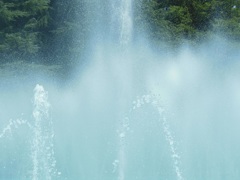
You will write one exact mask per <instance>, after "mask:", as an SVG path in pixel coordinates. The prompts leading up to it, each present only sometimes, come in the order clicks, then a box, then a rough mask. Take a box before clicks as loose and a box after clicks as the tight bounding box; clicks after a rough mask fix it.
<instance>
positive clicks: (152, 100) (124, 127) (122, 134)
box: [115, 95, 184, 180]
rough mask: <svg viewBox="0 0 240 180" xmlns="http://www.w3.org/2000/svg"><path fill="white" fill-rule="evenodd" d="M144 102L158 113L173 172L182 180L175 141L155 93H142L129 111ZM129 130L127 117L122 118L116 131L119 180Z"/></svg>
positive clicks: (121, 178) (122, 178)
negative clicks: (117, 135)
mask: <svg viewBox="0 0 240 180" xmlns="http://www.w3.org/2000/svg"><path fill="white" fill-rule="evenodd" d="M145 104H151V105H152V106H153V107H154V108H155V109H156V110H157V111H158V113H159V116H160V119H159V122H160V123H161V124H162V126H163V132H164V135H165V139H166V141H167V142H168V145H169V148H170V151H171V158H172V160H173V167H174V169H175V173H176V175H177V179H178V180H184V178H183V175H182V171H181V169H180V155H179V153H178V152H177V148H176V145H175V144H176V142H175V140H174V137H173V135H172V132H171V130H170V127H169V124H168V122H167V118H166V112H165V109H164V108H163V107H162V106H161V105H160V101H159V97H158V96H155V95H143V96H142V97H140V98H138V99H137V100H136V101H134V102H133V108H132V109H131V110H130V113H131V112H133V111H134V110H136V109H138V108H140V107H142V106H144V105H145ZM129 130H130V127H129V119H128V118H127V117H125V118H124V119H123V120H122V123H121V126H120V130H119V131H118V134H119V144H120V145H119V159H118V160H117V161H116V160H115V163H116V162H117V164H118V166H119V167H118V171H119V176H118V179H119V180H124V167H125V163H126V152H125V149H126V135H127V132H128V131H129Z"/></svg>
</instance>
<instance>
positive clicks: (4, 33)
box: [0, 0, 50, 56]
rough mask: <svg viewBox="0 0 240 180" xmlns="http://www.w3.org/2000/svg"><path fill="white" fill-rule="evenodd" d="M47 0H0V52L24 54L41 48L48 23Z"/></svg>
mask: <svg viewBox="0 0 240 180" xmlns="http://www.w3.org/2000/svg"><path fill="white" fill-rule="evenodd" d="M48 10H49V0H27V1H24V0H21V1H14V0H1V1H0V39H1V41H0V53H5V54H9V53H11V54H15V55H18V56H26V55H30V54H36V53H37V52H38V51H39V49H40V48H41V41H42V39H41V36H39V34H40V33H41V32H40V31H41V30H43V29H44V28H46V27H47V26H48V23H49V18H50V17H49V14H48Z"/></svg>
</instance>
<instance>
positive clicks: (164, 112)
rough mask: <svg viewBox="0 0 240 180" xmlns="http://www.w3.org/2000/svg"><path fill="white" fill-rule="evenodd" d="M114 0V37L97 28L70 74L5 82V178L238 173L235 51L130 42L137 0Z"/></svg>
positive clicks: (1, 175)
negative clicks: (170, 51)
mask: <svg viewBox="0 0 240 180" xmlns="http://www.w3.org/2000/svg"><path fill="white" fill-rule="evenodd" d="M99 4H101V3H100V2H99ZM99 4H98V5H99ZM109 4H110V5H109V7H108V8H109V12H110V14H112V16H110V17H109V22H110V23H109V25H110V26H111V27H109V28H108V29H109V37H108V39H107V40H106V41H105V40H104V38H103V39H101V38H100V40H99V36H98V34H96V32H94V30H93V32H94V33H93V35H92V37H91V41H93V42H95V43H92V42H91V43H92V44H93V45H92V47H91V51H92V52H91V53H90V54H91V57H89V59H88V61H89V63H88V64H87V65H86V66H85V67H84V68H82V67H79V69H81V70H79V71H77V72H74V73H73V74H75V76H74V77H73V78H72V80H71V82H70V83H66V84H61V83H56V82H55V80H54V79H51V78H46V77H47V75H46V77H41V76H40V77H38V76H37V75H36V74H34V73H33V72H31V73H29V78H27V79H25V80H23V79H21V77H20V76H19V77H15V78H12V80H11V82H9V83H6V82H4V83H1V84H0V85H1V87H0V179H3V180H8V179H10V180H48V179H53V180H55V179H60V180H61V179H63V180H65V179H68V180H183V179H185V180H187V179H188V180H203V179H204V180H213V179H217V180H221V179H222V180H229V179H230V180H238V179H240V170H239V166H240V154H239V152H240V144H239V143H238V141H239V139H240V133H239V126H240V121H239V120H240V111H239V107H240V84H239V82H240V71H239V69H240V63H238V61H237V60H236V59H237V57H240V56H239V55H238V53H236V54H234V58H235V61H228V59H227V57H226V56H220V55H219V54H218V55H216V56H213V51H214V49H215V47H216V46H217V47H219V46H220V45H219V41H217V42H218V43H217V45H216V44H215V43H214V42H212V43H209V44H207V45H206V46H205V47H203V48H202V49H201V50H199V51H191V50H189V48H183V50H182V51H179V53H178V54H174V55H162V54H158V53H157V52H154V51H153V50H151V49H149V48H148V46H147V45H148V43H147V41H146V43H145V44H144V43H143V44H136V43H135V44H134V42H133V41H132V39H133V36H134V25H133V22H132V16H133V4H134V1H131V0H118V1H117V0H116V1H114V0H111V1H109ZM95 18H97V17H95ZM100 22H101V21H100ZM98 26H101V25H98ZM102 26H104V25H102ZM100 29H105V28H104V27H102V28H100ZM106 29H107V28H106ZM101 33H103V32H99V34H101ZM104 33H106V32H104ZM222 46H223V47H222V49H226V51H227V49H228V46H227V45H226V44H223V45H222ZM219 62H220V63H219Z"/></svg>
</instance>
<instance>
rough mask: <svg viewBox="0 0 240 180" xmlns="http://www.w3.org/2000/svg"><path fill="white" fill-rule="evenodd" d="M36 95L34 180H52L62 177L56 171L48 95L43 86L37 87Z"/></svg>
mask: <svg viewBox="0 0 240 180" xmlns="http://www.w3.org/2000/svg"><path fill="white" fill-rule="evenodd" d="M34 91H35V94H34V111H33V117H34V119H35V122H34V126H33V131H34V136H33V142H32V162H33V170H32V179H33V180H38V179H46V180H51V179H52V178H53V177H55V176H57V175H60V174H61V173H60V172H57V170H56V160H55V158H54V150H53V137H54V132H53V129H52V123H53V122H52V120H51V118H49V108H50V104H49V102H48V93H47V92H46V91H45V90H44V88H43V86H41V85H36V87H35V89H34Z"/></svg>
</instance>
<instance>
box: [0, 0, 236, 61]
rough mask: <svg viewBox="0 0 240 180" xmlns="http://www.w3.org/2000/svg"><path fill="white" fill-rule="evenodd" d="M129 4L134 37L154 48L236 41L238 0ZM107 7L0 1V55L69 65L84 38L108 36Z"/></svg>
mask: <svg viewBox="0 0 240 180" xmlns="http://www.w3.org/2000/svg"><path fill="white" fill-rule="evenodd" d="M134 4H135V6H134V30H135V32H136V34H137V36H143V35H144V36H147V38H148V39H151V40H152V41H153V42H154V45H156V46H159V45H160V44H161V43H162V42H164V43H165V44H166V45H167V46H171V47H178V46H179V45H181V44H182V43H183V42H185V41H188V42H190V43H199V42H200V41H204V40H205V39H206V38H208V35H209V34H211V33H212V34H216V33H219V34H220V35H224V36H225V37H227V38H229V39H233V40H235V41H239V40H240V0H135V1H134ZM109 6H111V3H110V1H102V2H100V1H99V0H0V55H1V57H3V55H9V54H11V55H15V56H17V57H19V56H36V55H38V56H41V57H43V58H45V59H51V60H49V61H51V62H53V63H55V62H56V61H57V62H60V61H61V62H62V63H64V64H68V65H69V64H74V63H73V62H72V61H70V60H69V59H74V58H79V57H80V56H81V57H83V55H84V52H86V49H87V48H88V47H87V44H88V43H87V42H88V40H89V38H90V36H89V35H95V34H96V33H95V32H97V31H100V32H103V33H102V34H98V36H101V37H98V39H101V38H102V39H104V37H107V36H108V32H109V31H110V30H109V29H108V27H109V24H110V23H111V22H109V19H110V18H109V16H110V14H111V13H112V12H109V8H108V7H109ZM102 24H105V25H106V26H105V27H102ZM100 27H101V28H102V29H99V28H100ZM104 33H105V34H104ZM54 59H55V61H54Z"/></svg>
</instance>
